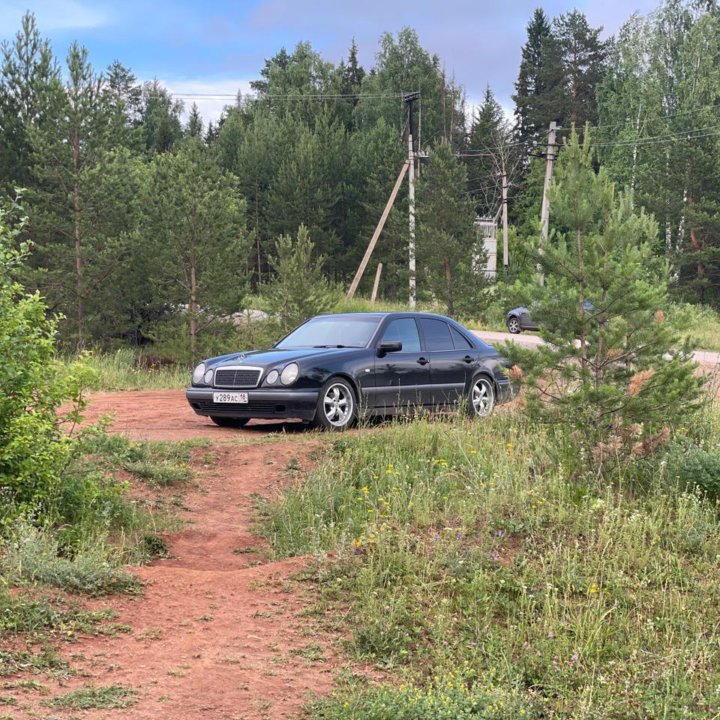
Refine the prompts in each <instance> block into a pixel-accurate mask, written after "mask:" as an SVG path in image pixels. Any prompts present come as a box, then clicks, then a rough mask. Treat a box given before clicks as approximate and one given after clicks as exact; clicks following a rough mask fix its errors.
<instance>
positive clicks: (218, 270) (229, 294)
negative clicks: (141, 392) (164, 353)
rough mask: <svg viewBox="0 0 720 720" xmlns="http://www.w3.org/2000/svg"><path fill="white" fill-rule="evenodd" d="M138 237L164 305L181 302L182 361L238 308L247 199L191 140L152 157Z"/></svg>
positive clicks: (245, 249) (243, 288)
mask: <svg viewBox="0 0 720 720" xmlns="http://www.w3.org/2000/svg"><path fill="white" fill-rule="evenodd" d="M146 208H147V209H146V213H145V222H144V226H143V227H144V235H145V237H144V241H145V243H146V245H147V247H148V248H150V249H151V252H149V255H150V256H151V257H152V274H153V276H154V279H155V286H156V287H157V288H158V290H159V291H160V295H161V297H162V298H164V299H165V302H166V303H168V304H172V305H174V306H175V307H177V306H180V305H185V306H186V307H187V314H186V316H185V317H186V320H187V322H186V333H185V340H186V342H185V343H184V350H185V352H184V359H186V360H192V361H195V360H196V359H197V357H198V354H199V350H200V344H201V340H202V337H203V336H204V335H205V334H207V333H209V331H210V329H211V328H212V327H213V326H214V325H215V324H216V323H218V319H219V318H221V317H223V316H228V315H230V314H232V313H234V312H237V311H238V310H240V309H241V308H242V301H243V297H244V294H245V292H246V290H247V266H246V258H247V254H248V250H249V238H248V236H247V233H246V231H245V203H244V201H243V200H242V199H240V197H239V193H238V189H237V182H236V180H235V178H233V177H232V176H231V175H230V174H229V173H226V172H224V171H222V170H220V168H219V167H218V166H217V164H216V163H215V162H214V161H213V159H212V157H211V156H210V154H209V151H208V149H207V148H206V147H204V146H203V145H202V143H201V142H200V141H199V140H197V139H196V138H192V139H188V140H186V141H184V143H183V144H182V145H181V146H180V147H179V148H178V149H177V150H176V151H175V152H173V153H163V154H161V155H158V156H156V157H155V159H154V161H153V168H152V179H151V182H150V185H149V191H148V195H147V199H146Z"/></svg>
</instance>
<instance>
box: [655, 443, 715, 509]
mask: <svg viewBox="0 0 720 720" xmlns="http://www.w3.org/2000/svg"><path fill="white" fill-rule="evenodd" d="M667 464H668V473H669V474H670V476H671V477H675V478H677V480H678V481H679V482H680V485H681V486H682V487H684V488H688V489H689V490H694V489H698V490H700V491H701V492H702V493H704V494H705V495H707V496H708V497H711V498H716V499H717V498H720V452H719V451H718V449H717V448H714V449H712V450H706V449H704V448H702V447H698V446H697V445H694V444H692V443H689V442H680V441H678V442H674V443H673V444H672V445H671V446H670V447H669V448H668V452H667Z"/></svg>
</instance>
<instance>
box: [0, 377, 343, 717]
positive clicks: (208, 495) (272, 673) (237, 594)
mask: <svg viewBox="0 0 720 720" xmlns="http://www.w3.org/2000/svg"><path fill="white" fill-rule="evenodd" d="M108 412H112V413H114V414H115V417H116V420H115V425H114V428H113V429H114V430H117V431H119V432H123V433H124V434H127V435H130V436H132V437H134V438H143V439H147V438H151V439H157V440H159V439H162V440H177V439H181V438H189V437H207V438H210V439H212V440H213V441H214V442H213V444H212V446H211V447H210V448H207V449H205V448H203V449H201V451H202V452H205V451H206V450H207V451H212V452H213V453H214V455H215V457H214V459H213V462H212V464H211V465H210V467H206V468H205V469H203V470H201V473H200V475H199V477H198V478H197V479H196V482H197V485H196V486H194V487H193V489H191V490H190V491H189V492H188V493H187V494H186V496H185V498H184V504H185V510H183V511H181V516H182V517H183V519H185V520H187V521H189V524H188V526H187V528H186V529H184V530H182V531H180V532H177V533H172V534H170V535H168V537H167V540H168V543H169V552H170V554H171V557H170V558H168V559H163V560H157V561H155V562H153V564H152V565H149V566H145V567H140V568H135V569H134V572H135V573H136V574H137V575H138V576H139V577H140V578H141V579H142V580H143V581H144V582H145V583H146V587H145V590H144V592H143V594H142V595H141V596H139V597H137V598H132V597H124V596H123V597H115V598H111V599H109V600H105V601H102V602H99V603H98V605H99V606H101V607H107V606H110V607H112V608H114V609H115V610H116V611H117V614H118V617H117V618H116V620H115V622H119V623H126V624H127V625H129V626H130V627H131V628H132V633H128V634H121V635H118V636H116V637H90V638H83V639H81V640H80V641H79V642H78V643H74V644H72V645H64V646H63V648H62V649H61V652H62V654H63V656H65V657H68V658H71V660H70V663H71V666H72V667H73V668H74V669H76V670H78V671H79V674H78V675H75V676H73V677H71V678H70V679H68V680H66V681H62V682H56V681H52V680H47V679H45V678H38V679H39V680H40V681H41V682H42V683H44V684H47V685H49V686H50V689H51V694H50V695H46V696H45V697H46V698H47V697H53V696H54V695H56V694H61V693H65V692H69V691H71V690H73V689H77V688H80V687H84V686H87V685H94V686H98V687H99V686H106V685H111V684H115V683H117V684H121V685H124V686H127V687H129V688H132V689H133V690H135V691H136V692H137V693H138V695H137V703H136V704H134V705H132V706H131V707H129V708H126V709H123V710H88V711H82V712H81V717H83V718H90V719H92V720H95V719H100V718H117V717H123V718H133V719H135V718H142V719H146V718H147V719H148V720H150V719H152V720H156V719H157V718H172V719H173V720H185V719H188V720H189V719H190V718H193V719H196V718H200V717H202V718H217V719H218V720H220V719H221V718H222V719H223V720H230V719H232V718H237V719H238V720H239V719H240V718H243V719H246V720H252V719H255V718H258V719H259V718H272V719H275V718H290V717H298V716H299V714H300V712H301V708H302V706H303V705H304V704H305V703H306V702H307V701H308V699H309V698H310V697H311V696H312V695H313V694H318V695H323V694H327V693H328V692H329V691H330V690H331V689H332V686H333V672H334V670H335V669H336V667H337V664H338V662H339V660H338V656H337V652H336V650H335V649H334V645H335V644H336V641H337V638H333V637H331V636H329V635H327V634H324V633H323V632H322V631H320V630H318V628H317V627H315V625H314V624H313V623H312V622H311V621H310V620H308V618H307V617H303V616H302V611H303V610H304V609H306V608H307V606H308V600H307V599H306V598H303V597H302V594H301V593H300V592H299V591H298V589H297V584H294V583H291V582H289V581H288V579H289V578H290V576H291V575H292V574H293V573H294V572H296V571H298V570H300V569H301V568H302V567H303V566H304V564H305V562H306V561H305V560H304V559H302V558H295V559H291V560H286V561H282V562H267V560H266V553H265V551H264V550H265V548H264V542H263V541H262V539H260V538H259V537H257V536H256V535H254V534H253V533H252V530H251V524H252V518H253V508H252V502H253V501H252V496H253V495H254V494H255V493H258V494H261V495H265V496H268V495H273V494H274V493H277V492H278V491H279V489H280V488H281V487H282V486H283V485H285V484H287V483H288V482H290V480H289V476H288V474H287V473H286V472H285V470H286V468H287V465H288V462H289V461H291V460H292V461H293V466H294V467H295V466H296V465H297V463H298V462H299V463H301V465H302V466H303V467H307V464H308V463H307V459H306V458H307V454H308V452H309V450H310V447H311V445H315V446H316V443H315V439H316V436H314V435H310V434H305V433H303V432H302V431H300V432H297V430H299V429H300V427H301V426H298V424H295V425H290V424H288V425H283V424H265V425H262V424H260V425H256V426H255V427H254V428H253V425H251V426H250V427H249V428H247V429H243V430H240V431H238V430H227V429H221V428H217V427H215V426H214V425H212V424H211V423H209V421H206V420H205V419H204V418H199V417H197V416H196V415H195V414H194V413H193V412H192V411H191V410H190V409H189V408H188V407H187V403H186V402H185V399H184V397H183V394H182V393H181V392H175V391H163V392H128V393H98V394H97V395H94V396H93V398H92V400H91V403H90V407H89V412H88V419H89V420H94V419H97V418H98V417H99V416H100V415H103V414H106V413H108ZM293 430H295V434H294V437H292V438H277V439H276V438H275V437H272V438H269V437H268V431H272V432H277V431H280V432H282V431H291V432H292V431H293ZM237 439H242V441H243V442H242V443H238V442H233V441H234V440H235V441H236V440H237ZM310 643H313V644H314V645H313V646H312V647H311V648H307V646H308V645H309V644H310ZM318 643H319V645H320V646H321V647H322V650H323V653H324V660H323V659H322V658H321V657H319V651H318V646H317V645H316V644H318ZM303 648H307V649H306V651H304V652H303ZM13 679H14V678H5V679H4V680H9V681H12V680H13ZM8 694H13V695H15V696H16V697H17V699H18V701H19V704H18V705H17V706H14V707H12V706H10V707H8V710H10V711H11V713H12V715H11V716H12V717H14V718H18V719H19V718H26V717H27V718H45V717H48V716H52V717H62V718H66V717H77V716H78V711H77V710H59V709H55V708H52V709H50V708H47V707H43V706H42V705H40V702H41V700H42V699H43V698H41V697H39V696H37V697H36V696H35V694H34V693H20V692H17V691H12V692H11V693H8ZM0 714H1V713H0Z"/></svg>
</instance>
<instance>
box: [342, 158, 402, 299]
mask: <svg viewBox="0 0 720 720" xmlns="http://www.w3.org/2000/svg"><path fill="white" fill-rule="evenodd" d="M407 170H408V164H407V161H406V162H404V163H403V166H402V167H401V168H400V173H399V174H398V176H397V180H396V181H395V186H394V187H393V189H392V192H391V193H390V197H389V198H388V201H387V204H386V205H385V210H383V214H382V215H381V217H380V222H378V224H377V227H376V228H375V232H374V233H373V236H372V237H371V238H370V242H369V243H368V246H367V250H365V255H363V259H362V260H361V261H360V265H359V267H358V269H357V272H356V273H355V277H354V278H353V281H352V283H350V289H349V290H348V291H347V298H348V300H351V299H352V298H353V297H354V296H355V292H356V291H357V289H358V285H359V284H360V280H361V278H362V276H363V274H364V273H365V268H366V267H367V264H368V262H369V261H370V256H371V255H372V254H373V250H374V249H375V245H376V244H377V241H378V238H379V237H380V233H381V232H382V231H383V228H384V227H385V221H386V220H387V218H388V215H389V214H390V210H392V206H393V204H394V203H395V198H396V197H397V194H398V190H399V189H400V185H401V184H402V181H403V179H404V177H405V173H406V172H407Z"/></svg>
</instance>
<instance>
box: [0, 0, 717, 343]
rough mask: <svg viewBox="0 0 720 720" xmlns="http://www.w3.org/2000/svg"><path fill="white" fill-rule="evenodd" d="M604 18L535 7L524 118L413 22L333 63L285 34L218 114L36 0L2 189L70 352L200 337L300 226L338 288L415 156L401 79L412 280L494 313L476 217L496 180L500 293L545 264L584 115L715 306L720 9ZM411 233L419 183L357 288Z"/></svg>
mask: <svg viewBox="0 0 720 720" xmlns="http://www.w3.org/2000/svg"><path fill="white" fill-rule="evenodd" d="M601 32H602V28H599V27H598V28H594V27H591V26H590V25H589V23H588V20H587V18H586V17H585V15H584V14H583V13H581V12H578V11H573V12H570V13H567V14H564V15H560V16H558V17H556V18H549V17H548V16H547V15H546V14H545V13H544V12H543V11H542V10H541V9H538V10H536V11H535V12H534V14H533V15H532V17H531V18H530V19H529V22H528V25H527V37H526V42H525V44H524V46H523V48H522V54H521V63H520V67H519V69H518V76H517V82H516V84H515V94H514V96H513V101H514V103H515V109H514V115H513V117H506V116H505V115H504V113H503V111H502V108H501V107H500V105H499V103H498V102H497V101H496V99H495V96H494V94H493V91H492V89H491V88H489V87H488V88H487V90H486V92H485V95H484V97H483V101H482V103H481V105H480V106H479V107H477V108H473V109H472V110H471V109H470V108H468V106H467V103H466V100H465V92H464V89H463V88H462V87H461V86H459V85H458V84H457V83H456V82H455V81H454V80H452V79H451V78H448V77H447V76H446V74H445V72H444V70H443V63H442V59H441V58H439V57H437V56H435V55H433V54H431V53H429V52H428V51H427V50H426V49H424V48H423V46H422V44H421V42H420V38H419V37H418V35H417V34H416V32H415V31H414V30H412V29H410V28H406V29H403V30H401V31H400V32H399V33H397V34H391V33H386V34H384V35H383V36H382V37H381V38H380V42H379V50H378V52H377V55H376V57H375V61H374V64H373V65H372V67H369V68H364V67H362V66H361V65H360V63H359V61H358V48H357V47H356V45H355V43H354V42H353V43H352V44H351V45H350V48H349V50H348V53H347V57H346V58H345V59H343V60H342V61H341V62H340V63H339V64H337V65H335V64H333V63H331V62H328V61H326V60H325V59H323V58H322V56H321V55H320V54H319V53H318V52H316V51H315V50H313V48H312V47H311V45H310V44H309V43H305V42H300V43H298V44H297V45H296V47H295V48H294V49H293V50H292V51H288V50H286V49H284V48H283V49H281V50H279V52H278V53H277V54H276V55H275V56H273V57H272V58H270V59H268V60H266V61H265V64H264V67H262V68H260V69H259V71H258V76H257V79H256V80H255V81H253V82H252V83H251V87H252V94H250V95H248V96H246V97H243V96H240V94H238V97H237V99H236V101H235V102H234V103H232V104H230V105H228V106H227V107H226V108H225V110H224V112H223V114H222V117H221V118H220V120H219V121H218V122H217V123H207V124H206V123H204V122H203V119H202V118H201V116H200V113H199V112H198V109H197V107H196V106H195V105H193V106H192V107H190V108H189V111H188V112H187V114H186V112H185V111H186V109H185V108H184V107H183V105H182V104H181V103H180V102H178V101H177V100H175V99H174V98H173V96H172V94H171V93H170V92H168V90H167V89H166V88H164V87H163V86H162V85H161V84H160V83H158V82H157V81H151V82H140V81H139V80H138V79H137V78H136V77H135V76H134V75H133V72H132V70H131V69H130V68H128V67H126V66H125V65H123V64H122V63H121V62H120V61H116V62H113V63H112V64H111V65H110V66H109V67H108V68H106V69H104V70H102V71H101V70H98V69H96V68H94V67H93V65H92V62H91V58H90V57H89V54H88V51H87V50H86V49H85V48H84V47H82V46H81V45H80V44H79V43H73V45H72V46H71V47H70V49H69V51H68V53H67V57H66V58H64V59H63V60H62V61H61V59H59V58H58V57H57V56H56V55H55V54H54V52H53V50H52V48H51V46H50V44H49V41H48V40H47V39H45V38H44V37H43V36H42V34H41V29H40V28H39V27H38V23H37V22H36V19H35V17H34V16H33V15H32V14H27V15H26V16H25V17H23V18H22V21H21V25H20V28H19V30H18V32H17V34H16V36H15V38H14V40H13V41H11V42H7V43H5V44H3V46H2V67H1V72H0V188H2V193H3V195H5V196H6V197H7V198H8V201H14V200H15V199H16V195H17V193H18V192H20V193H21V195H22V198H21V200H20V203H21V205H22V207H23V211H24V213H26V214H27V221H26V222H25V224H24V225H23V232H22V239H23V241H29V243H30V246H31V248H32V252H31V254H30V256H29V259H28V261H27V262H26V264H25V266H24V267H23V268H22V270H20V271H19V273H20V275H21V277H20V278H19V279H20V280H21V281H22V283H23V284H24V286H25V287H27V288H30V289H37V290H38V291H39V293H40V294H41V295H42V297H43V298H45V301H46V303H47V305H48V307H49V310H50V312H52V313H57V314H61V315H62V316H64V320H63V321H62V322H61V324H60V328H61V337H62V340H63V342H64V343H65V344H66V346H68V347H71V348H75V347H77V348H86V347H100V348H109V347H116V346H118V345H120V344H124V343H129V344H133V345H142V344H147V343H151V342H156V343H159V344H161V343H162V342H163V338H167V337H170V336H172V337H177V336H179V337H184V338H186V339H187V343H186V345H187V347H188V348H190V346H191V344H192V345H193V346H195V340H196V339H197V336H199V335H201V334H203V333H205V334H211V332H212V331H213V328H216V327H217V322H216V321H217V320H218V319H222V318H227V317H228V316H230V315H231V314H233V313H236V312H238V311H240V310H242V309H244V308H245V307H247V304H248V301H247V298H248V295H250V294H251V293H252V294H255V295H257V294H263V292H265V290H266V289H268V288H271V287H272V286H273V283H274V282H275V279H276V275H277V273H276V270H277V267H278V265H279V261H278V251H279V250H280V251H282V248H283V247H284V248H285V251H286V252H291V251H292V243H290V244H289V245H288V242H289V241H288V238H294V237H296V236H297V237H298V242H300V237H302V242H303V243H305V245H304V249H303V252H306V250H307V238H310V240H311V241H312V243H313V252H314V257H315V258H316V260H317V261H319V262H321V263H322V267H323V271H324V275H325V277H326V278H327V279H328V280H329V281H330V282H331V283H333V284H336V285H337V287H339V288H346V287H347V285H348V284H349V281H350V279H352V276H353V274H354V272H355V270H356V268H357V266H358V263H359V261H360V259H361V257H362V255H363V252H364V250H365V248H366V246H367V242H368V240H369V238H370V236H371V235H372V232H373V230H374V228H375V225H376V224H377V222H378V219H379V217H380V216H381V214H382V211H383V208H384V207H385V203H386V202H387V199H388V196H389V194H390V191H391V189H392V187H393V184H394V182H395V179H396V177H397V175H398V173H399V171H400V169H401V167H402V164H403V162H404V160H405V158H406V155H407V140H406V136H407V131H408V115H407V106H406V104H405V103H404V102H403V96H404V94H405V93H407V92H410V91H419V92H420V100H419V101H418V102H417V103H415V108H414V126H415V131H414V135H415V140H416V149H417V150H418V151H419V153H420V154H421V155H422V156H423V159H422V160H420V161H419V168H418V169H419V180H418V189H417V220H418V236H417V263H418V297H419V299H421V300H422V299H423V298H424V299H430V298H432V299H434V300H437V301H439V302H440V303H442V306H443V307H446V308H447V311H448V312H450V313H456V314H458V313H460V314H466V315H473V314H474V315H475V316H476V317H477V316H478V315H480V314H481V313H482V310H483V307H482V303H483V302H487V296H488V294H487V293H485V295H484V296H483V295H482V293H481V291H482V290H483V289H484V288H485V285H486V281H485V280H484V279H483V274H482V272H478V270H479V268H478V259H479V258H480V259H481V258H482V250H481V243H480V242H479V240H478V237H477V235H476V232H475V230H474V227H473V222H474V220H475V218H476V217H477V216H480V217H490V218H493V217H496V216H497V214H498V211H499V210H500V208H501V202H502V187H503V182H506V183H507V188H508V198H509V200H508V208H509V215H510V223H511V228H510V254H509V265H508V267H507V268H505V269H503V267H502V258H501V256H500V257H499V258H498V269H499V270H498V278H497V291H496V292H495V294H494V297H505V296H506V295H507V292H506V291H507V288H510V287H512V286H514V284H517V283H522V282H532V281H533V275H534V273H535V272H536V264H535V262H534V260H533V251H534V248H535V247H536V246H537V242H538V240H537V239H538V237H539V216H540V204H541V198H542V188H543V178H544V174H545V165H546V162H545V155H546V143H547V129H548V125H549V123H550V122H551V121H555V122H556V123H557V125H558V126H559V127H560V130H559V132H558V146H559V151H560V152H562V144H563V140H564V139H565V138H567V137H568V136H569V134H570V131H571V128H572V127H573V126H576V127H577V128H578V131H579V132H580V133H586V132H589V133H590V137H591V139H592V143H593V146H594V148H595V151H596V156H595V157H596V160H595V161H596V163H597V164H598V165H601V166H603V167H604V168H605V171H606V172H607V173H608V176H609V177H610V178H611V179H612V180H614V181H616V182H617V184H618V185H619V186H620V187H622V188H624V189H625V191H626V192H628V193H632V197H633V202H634V203H635V204H636V206H638V207H639V208H644V209H645V210H646V211H647V212H648V213H651V214H652V215H654V217H655V219H656V220H657V222H658V224H659V226H660V228H661V233H660V234H659V236H658V237H657V238H656V242H655V252H656V253H657V255H658V256H661V257H664V258H666V259H667V262H668V263H669V265H670V268H671V277H672V279H673V287H674V290H675V291H676V292H677V293H678V295H679V296H681V297H683V299H686V300H690V301H692V302H702V303H706V304H711V305H717V304H718V302H720V293H719V292H718V290H719V289H720V277H719V275H718V269H719V268H720V257H719V256H718V250H719V249H720V221H719V220H718V212H717V210H718V205H719V203H720V184H719V183H718V182H717V174H718V166H719V163H718V158H719V156H720V145H719V144H718V138H719V137H720V120H718V114H719V112H718V111H719V109H720V108H719V103H720V62H718V61H719V60H720V11H719V10H718V7H717V4H716V3H715V2H714V1H710V2H708V1H704V2H699V1H695V0H693V1H688V0H666V2H665V3H664V4H662V5H661V6H660V7H659V8H658V9H657V10H656V11H654V12H653V13H651V14H649V15H648V16H646V17H640V16H637V15H634V16H632V17H631V18H630V19H629V20H628V21H627V22H626V23H625V24H624V25H623V26H622V28H621V29H620V31H619V32H618V33H617V35H616V36H615V37H613V38H611V39H608V40H603V39H602V38H601ZM478 72H482V69H481V68H478ZM301 226H304V229H303V230H302V231H301V232H300V233H299V229H300V228H301ZM408 236H409V233H408V218H407V186H406V184H404V185H403V187H402V188H401V190H400V194H399V196H398V199H397V201H396V203H395V207H394V209H393V211H392V212H391V214H390V217H389V219H388V222H387V224H386V226H385V229H384V231H383V235H382V238H381V240H380V242H379V244H378V246H377V250H376V252H375V254H374V256H373V261H372V264H371V266H370V270H369V272H368V273H367V276H366V277H365V278H364V279H363V284H362V285H361V292H363V293H369V290H370V287H371V283H372V280H373V275H374V272H373V271H374V268H375V265H376V263H377V262H382V263H383V265H384V270H383V276H382V279H381V285H380V293H381V296H382V297H383V298H384V299H386V300H388V301H394V302H400V303H404V302H406V301H407V297H408V290H407V287H408V275H407V255H408ZM281 237H283V238H285V242H284V245H282V244H281V246H278V238H281ZM290 266H292V263H290ZM483 298H485V299H483ZM191 341H192V342H191Z"/></svg>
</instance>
